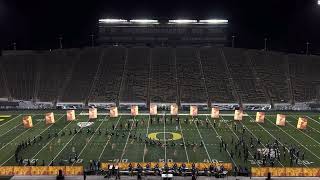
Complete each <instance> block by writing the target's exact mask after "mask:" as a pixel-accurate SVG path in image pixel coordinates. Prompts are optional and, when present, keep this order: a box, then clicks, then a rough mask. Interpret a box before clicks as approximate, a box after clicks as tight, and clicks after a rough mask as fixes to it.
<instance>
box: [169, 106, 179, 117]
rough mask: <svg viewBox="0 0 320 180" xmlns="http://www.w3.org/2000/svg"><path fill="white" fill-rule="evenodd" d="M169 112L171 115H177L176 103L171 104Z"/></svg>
mask: <svg viewBox="0 0 320 180" xmlns="http://www.w3.org/2000/svg"><path fill="white" fill-rule="evenodd" d="M170 114H171V115H173V116H176V115H178V105H177V104H171V107H170Z"/></svg>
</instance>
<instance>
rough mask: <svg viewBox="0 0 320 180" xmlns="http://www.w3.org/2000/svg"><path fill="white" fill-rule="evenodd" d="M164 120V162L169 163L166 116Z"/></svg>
mask: <svg viewBox="0 0 320 180" xmlns="http://www.w3.org/2000/svg"><path fill="white" fill-rule="evenodd" d="M162 118H163V141H164V162H167V144H166V143H167V142H166V117H165V114H164V115H163V116H162Z"/></svg>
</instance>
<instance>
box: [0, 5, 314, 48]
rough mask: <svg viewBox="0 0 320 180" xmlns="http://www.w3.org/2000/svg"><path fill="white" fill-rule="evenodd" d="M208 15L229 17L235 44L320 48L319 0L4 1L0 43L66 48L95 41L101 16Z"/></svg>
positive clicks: (201, 16)
mask: <svg viewBox="0 0 320 180" xmlns="http://www.w3.org/2000/svg"><path fill="white" fill-rule="evenodd" d="M103 17H110V18H124V19H134V18H150V19H151V18H153V19H176V18H189V19H209V18H224V19H228V20H229V23H230V28H229V31H230V32H229V35H230V36H231V35H232V34H235V35H236V36H237V40H236V46H237V47H242V48H255V49H262V48H263V39H264V37H268V38H270V43H269V46H270V48H271V49H272V50H279V51H287V52H302V51H304V49H305V43H306V42H307V41H309V42H311V43H312V44H311V49H312V52H313V53H316V52H318V53H319V52H320V35H319V34H320V6H318V5H317V0H291V1H288V0H255V1H252V0H250V1H249V0H220V1H217V0H210V1H209V0H207V1H201V0H193V1H190V0H184V1H182V0H181V1H173V0H171V1H168V0H159V1H155V0H144V1H129V0H125V1H124V0H104V1H102V0H100V1H94V0H91V1H84V0H78V1H75V0H64V1H61V0H55V1H51V0H41V1H40V0H37V1H35V0H20V1H17V0H0V33H1V35H0V43H1V44H0V46H1V49H11V48H12V42H13V41H16V42H17V48H18V49H55V48H57V47H58V37H59V35H63V37H64V47H65V48H71V47H83V46H88V45H89V44H90V41H89V40H90V37H89V35H90V34H91V33H92V32H94V33H96V32H97V22H98V19H99V18H103ZM319 54H320V53H319Z"/></svg>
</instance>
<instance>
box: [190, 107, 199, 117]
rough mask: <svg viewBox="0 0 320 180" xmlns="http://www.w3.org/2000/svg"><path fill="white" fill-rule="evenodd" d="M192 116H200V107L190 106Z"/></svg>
mask: <svg viewBox="0 0 320 180" xmlns="http://www.w3.org/2000/svg"><path fill="white" fill-rule="evenodd" d="M190 116H198V107H197V106H190Z"/></svg>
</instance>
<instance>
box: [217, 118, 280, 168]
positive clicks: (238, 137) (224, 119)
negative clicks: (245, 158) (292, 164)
mask: <svg viewBox="0 0 320 180" xmlns="http://www.w3.org/2000/svg"><path fill="white" fill-rule="evenodd" d="M221 118H222V119H223V120H224V123H225V124H227V123H226V121H225V119H224V118H223V117H221ZM227 126H228V124H227ZM228 128H229V129H230V130H231V132H232V133H233V134H234V135H235V136H236V137H237V139H238V140H239V136H238V135H237V134H236V133H235V132H234V131H233V129H232V128H230V127H229V126H228ZM250 132H251V131H250ZM248 152H249V154H250V156H251V157H252V158H253V155H252V154H251V152H250V151H248ZM253 159H254V158H253ZM280 164H281V163H280ZM257 165H258V166H259V167H260V164H258V163H257ZM281 165H282V164H281ZM282 166H283V165H282Z"/></svg>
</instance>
